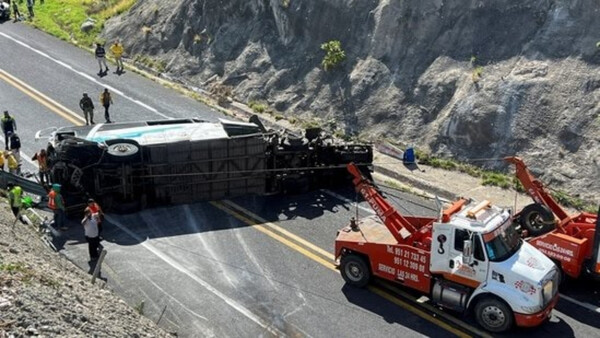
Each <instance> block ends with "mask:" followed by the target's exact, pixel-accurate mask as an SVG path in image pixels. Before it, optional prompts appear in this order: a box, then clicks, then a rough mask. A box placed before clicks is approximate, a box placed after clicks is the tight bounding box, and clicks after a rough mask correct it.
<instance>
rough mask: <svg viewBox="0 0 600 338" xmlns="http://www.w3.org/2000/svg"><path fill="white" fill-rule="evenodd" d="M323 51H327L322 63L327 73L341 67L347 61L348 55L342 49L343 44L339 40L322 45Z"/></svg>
mask: <svg viewBox="0 0 600 338" xmlns="http://www.w3.org/2000/svg"><path fill="white" fill-rule="evenodd" d="M321 49H322V50H324V51H325V53H326V54H325V57H323V61H321V65H322V66H323V69H325V71H328V70H330V69H331V68H333V67H335V66H337V65H339V64H340V63H341V62H342V61H344V60H345V59H346V53H345V52H344V50H343V49H342V43H341V42H340V41H338V40H331V41H328V42H325V43H324V44H322V45H321Z"/></svg>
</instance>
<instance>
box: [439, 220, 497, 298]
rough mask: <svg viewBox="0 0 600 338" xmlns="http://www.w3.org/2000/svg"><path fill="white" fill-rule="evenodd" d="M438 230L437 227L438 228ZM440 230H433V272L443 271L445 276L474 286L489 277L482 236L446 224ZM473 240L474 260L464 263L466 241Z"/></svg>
mask: <svg viewBox="0 0 600 338" xmlns="http://www.w3.org/2000/svg"><path fill="white" fill-rule="evenodd" d="M436 230H437V229H436ZM439 230H440V231H439V232H438V231H434V232H433V235H434V236H433V238H432V240H433V243H434V244H433V245H432V256H434V257H435V259H434V258H433V257H432V260H431V261H432V264H431V271H432V273H441V274H442V275H443V276H444V278H446V279H449V280H452V281H454V282H457V283H459V284H462V285H467V286H470V287H473V288H476V287H477V286H479V284H480V283H481V282H483V281H485V279H486V278H487V270H488V269H487V267H488V264H487V260H486V257H485V253H484V250H483V246H482V244H483V243H482V242H481V238H480V236H479V234H477V233H471V232H469V231H467V230H465V229H460V228H456V227H453V226H449V225H448V224H444V226H440V227H439ZM469 239H471V240H472V241H473V262H472V263H471V264H464V263H463V246H464V241H465V240H469Z"/></svg>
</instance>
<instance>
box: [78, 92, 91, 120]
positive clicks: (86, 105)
mask: <svg viewBox="0 0 600 338" xmlns="http://www.w3.org/2000/svg"><path fill="white" fill-rule="evenodd" d="M79 108H81V110H83V117H85V125H86V126H87V125H89V124H90V123H91V124H94V102H92V99H91V98H90V97H89V96H88V94H87V93H83V97H82V98H81V100H79ZM88 118H89V120H88Z"/></svg>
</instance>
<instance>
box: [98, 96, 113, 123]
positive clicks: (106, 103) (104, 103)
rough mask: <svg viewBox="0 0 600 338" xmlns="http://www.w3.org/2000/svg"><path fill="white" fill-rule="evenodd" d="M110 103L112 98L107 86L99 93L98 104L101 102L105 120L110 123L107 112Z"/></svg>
mask: <svg viewBox="0 0 600 338" xmlns="http://www.w3.org/2000/svg"><path fill="white" fill-rule="evenodd" d="M112 103H113V100H112V97H111V95H110V92H109V91H108V89H107V88H104V91H103V92H102V94H100V104H102V106H103V107H104V119H105V120H106V123H112V122H111V121H110V114H109V113H108V108H109V107H110V105H111V104H112Z"/></svg>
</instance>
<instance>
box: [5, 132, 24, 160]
mask: <svg viewBox="0 0 600 338" xmlns="http://www.w3.org/2000/svg"><path fill="white" fill-rule="evenodd" d="M8 141H9V143H10V146H9V147H8V149H10V151H11V152H12V154H13V155H14V156H15V159H17V163H19V165H21V138H20V137H19V135H17V133H15V132H12V131H9V132H8Z"/></svg>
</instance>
